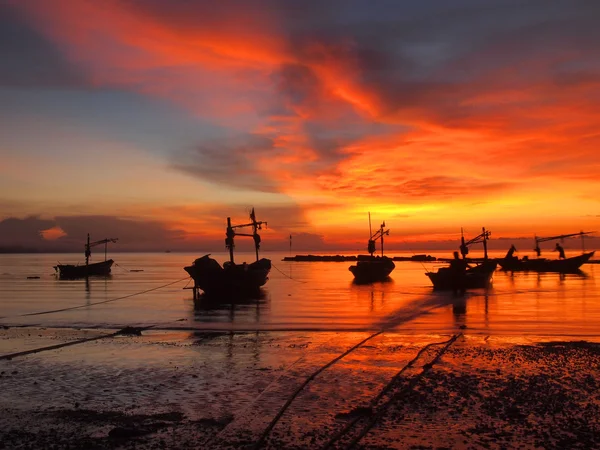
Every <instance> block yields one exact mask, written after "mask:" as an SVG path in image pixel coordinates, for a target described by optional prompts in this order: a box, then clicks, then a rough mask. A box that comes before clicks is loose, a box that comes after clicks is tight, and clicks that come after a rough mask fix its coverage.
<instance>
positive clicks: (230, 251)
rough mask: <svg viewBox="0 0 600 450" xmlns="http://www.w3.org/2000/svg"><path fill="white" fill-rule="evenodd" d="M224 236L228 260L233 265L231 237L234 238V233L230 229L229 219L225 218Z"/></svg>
mask: <svg viewBox="0 0 600 450" xmlns="http://www.w3.org/2000/svg"><path fill="white" fill-rule="evenodd" d="M225 235H226V236H227V237H226V238H225V246H226V247H227V248H228V249H229V260H230V261H231V263H232V264H233V237H234V236H235V231H233V228H232V227H231V217H228V218H227V232H226V233H225Z"/></svg>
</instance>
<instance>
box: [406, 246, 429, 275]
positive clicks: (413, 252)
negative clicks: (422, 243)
mask: <svg viewBox="0 0 600 450" xmlns="http://www.w3.org/2000/svg"><path fill="white" fill-rule="evenodd" d="M400 242H402V243H404V245H406V248H407V249H408V251H409V252H411V253H412V254H413V256H416V255H417V254H416V253H415V251H414V250H413V249H412V248H410V247H409V246H408V242H406V241H405V240H401V241H400ZM419 264H421V267H423V269H425V272H427V273H429V270H427V267H425V264H423V261H419Z"/></svg>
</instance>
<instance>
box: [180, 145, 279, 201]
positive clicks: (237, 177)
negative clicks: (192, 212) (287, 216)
mask: <svg viewBox="0 0 600 450" xmlns="http://www.w3.org/2000/svg"><path fill="white" fill-rule="evenodd" d="M276 156H277V155H276V149H275V146H274V143H273V140H272V139H270V138H269V137H266V136H260V135H257V134H251V133H247V134H239V135H237V136H232V137H224V138H222V139H213V140H210V141H206V142H203V143H202V144H199V145H198V146H197V147H195V148H193V149H191V150H190V151H187V152H179V153H177V154H176V155H175V158H174V162H173V167H174V168H176V169H177V170H180V171H182V172H185V173H187V174H189V175H192V176H194V177H198V178H200V179H202V180H206V181H210V182H212V183H216V184H226V185H229V186H234V187H237V188H242V189H251V190H257V191H264V192H274V191H276V190H277V186H276V185H274V184H273V182H272V181H270V177H269V176H268V175H267V174H264V173H263V172H262V170H261V167H260V161H259V158H272V157H276Z"/></svg>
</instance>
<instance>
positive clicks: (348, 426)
mask: <svg viewBox="0 0 600 450" xmlns="http://www.w3.org/2000/svg"><path fill="white" fill-rule="evenodd" d="M456 337H457V336H456V335H455V336H452V338H450V339H449V340H447V341H443V342H432V343H430V344H427V345H426V346H424V347H423V348H422V349H421V350H419V352H418V353H417V355H416V356H415V357H414V358H413V359H411V360H410V361H409V362H408V363H407V364H406V365H405V366H404V367H403V368H402V369H401V370H400V371H399V372H398V373H396V375H394V376H393V377H392V379H391V380H390V381H389V382H388V384H386V385H385V386H384V387H383V389H382V390H381V391H380V392H379V394H377V396H375V397H374V398H373V399H372V400H371V401H370V402H369V407H370V408H374V407H375V406H376V405H377V403H379V401H380V400H381V399H382V398H383V396H384V395H385V394H387V393H388V392H389V391H390V389H391V388H392V387H393V386H394V384H395V383H396V382H397V381H398V379H399V378H400V377H401V376H402V374H404V372H406V371H407V370H408V369H410V368H411V367H412V366H413V364H414V363H415V362H417V361H418V359H419V358H420V357H421V355H422V354H423V353H425V352H426V351H427V350H429V349H430V348H431V347H436V346H438V345H444V344H448V343H449V342H451V341H453V339H456ZM362 418H363V417H361V416H357V417H355V418H354V419H353V420H352V421H351V422H349V423H348V424H346V426H345V427H344V428H342V429H341V430H340V431H338V432H337V433H336V434H335V435H333V436H332V437H331V439H330V440H329V441H328V442H327V443H326V444H325V445H324V446H323V448H322V450H327V449H329V448H330V447H331V446H332V445H333V444H335V442H337V441H339V440H340V438H341V437H342V436H344V435H345V434H346V433H348V431H350V429H351V428H352V427H353V426H355V425H356V424H357V423H358V422H359V421H360V420H361V419H362Z"/></svg>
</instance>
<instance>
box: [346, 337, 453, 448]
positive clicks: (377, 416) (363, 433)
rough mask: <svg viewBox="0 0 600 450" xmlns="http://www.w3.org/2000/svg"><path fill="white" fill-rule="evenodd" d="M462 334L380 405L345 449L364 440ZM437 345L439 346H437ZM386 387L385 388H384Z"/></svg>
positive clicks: (449, 342) (447, 342)
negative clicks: (386, 412) (399, 399)
mask: <svg viewBox="0 0 600 450" xmlns="http://www.w3.org/2000/svg"><path fill="white" fill-rule="evenodd" d="M462 335H463V334H462V333H458V334H455V335H454V336H452V337H451V338H450V339H449V340H448V341H446V342H445V344H446V345H445V346H444V347H443V348H442V349H441V350H440V352H439V353H438V354H437V355H436V356H435V358H433V359H432V360H431V362H429V363H427V364H425V365H424V366H423V370H422V371H421V373H419V374H418V375H417V376H415V377H414V378H413V379H412V380H411V381H410V383H409V385H408V386H406V387H405V388H404V389H402V390H401V391H400V392H398V393H396V394H394V395H393V396H392V397H391V398H390V399H389V400H388V401H387V402H386V403H384V404H383V405H381V407H380V408H379V410H378V411H377V412H376V413H375V414H374V415H373V416H372V418H371V419H370V420H369V422H368V423H367V425H366V426H365V428H363V429H362V431H361V432H360V433H359V434H358V436H356V437H355V438H354V439H352V441H351V442H350V444H349V445H348V447H346V448H347V449H353V448H355V447H356V445H357V444H358V442H359V441H360V440H361V439H362V438H364V437H365V436H366V435H367V433H368V432H369V431H371V428H373V426H374V425H375V424H376V423H377V421H378V420H379V419H380V418H381V417H382V416H383V414H384V413H385V411H386V410H387V408H388V407H389V406H390V405H391V404H392V401H394V400H397V399H398V398H399V397H400V396H401V395H402V394H404V393H406V392H408V391H410V390H411V389H413V388H414V387H415V386H416V384H417V383H418V382H419V381H420V380H421V378H423V376H424V375H425V374H426V373H427V372H428V371H429V370H431V369H432V367H433V366H434V365H435V364H436V363H437V362H438V361H439V360H440V358H441V357H442V355H443V354H444V353H446V351H447V350H448V349H449V348H450V346H451V345H452V344H453V343H454V342H455V341H456V340H457V339H458V338H459V337H460V336H462ZM440 344H444V342H442V343H440ZM438 345H439V344H438ZM386 387H387V386H386Z"/></svg>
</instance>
